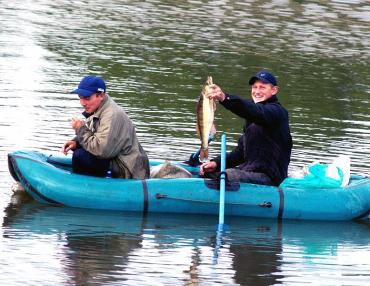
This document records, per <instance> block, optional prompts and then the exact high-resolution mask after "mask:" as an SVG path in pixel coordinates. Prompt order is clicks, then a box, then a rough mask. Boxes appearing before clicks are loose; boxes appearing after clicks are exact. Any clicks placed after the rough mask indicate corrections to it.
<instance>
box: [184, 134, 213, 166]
mask: <svg viewBox="0 0 370 286" xmlns="http://www.w3.org/2000/svg"><path fill="white" fill-rule="evenodd" d="M214 138H215V136H214V134H210V135H209V137H208V144H209V143H211V142H212V141H213V139H214ZM199 154H200V148H199V149H198V150H197V151H196V152H195V153H194V154H192V155H190V158H189V160H188V161H186V162H185V163H186V164H189V165H190V166H194V167H195V166H199V165H200V164H201V163H200V162H199Z"/></svg>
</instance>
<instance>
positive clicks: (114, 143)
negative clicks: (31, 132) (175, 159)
mask: <svg viewBox="0 0 370 286" xmlns="http://www.w3.org/2000/svg"><path fill="white" fill-rule="evenodd" d="M73 93H77V94H78V96H79V97H80V103H81V105H82V106H83V108H84V109H85V111H84V113H83V114H84V116H85V117H86V120H83V119H73V120H72V123H71V124H72V128H73V129H74V130H75V133H76V137H75V138H74V139H73V140H69V141H67V142H66V143H65V144H64V146H63V151H64V153H65V154H66V153H67V152H68V151H69V150H73V151H74V152H73V157H72V167H73V171H74V172H76V173H80V174H86V175H92V176H100V177H102V176H105V175H106V174H107V171H108V170H110V171H111V172H112V175H113V177H120V178H130V179H131V178H134V179H144V178H147V177H148V176H149V161H148V157H147V155H146V153H145V151H144V149H143V148H142V147H141V145H140V143H139V140H138V138H137V136H136V131H135V126H134V124H133V123H132V121H131V120H130V118H129V117H128V116H127V114H126V113H125V112H124V111H123V109H122V108H121V107H119V106H118V105H117V104H116V103H115V102H114V101H113V99H112V98H111V97H109V96H108V94H106V87H105V82H104V80H103V79H102V78H100V77H96V76H86V77H84V78H83V79H82V80H81V82H80V84H79V85H78V88H77V89H75V90H74V91H73Z"/></svg>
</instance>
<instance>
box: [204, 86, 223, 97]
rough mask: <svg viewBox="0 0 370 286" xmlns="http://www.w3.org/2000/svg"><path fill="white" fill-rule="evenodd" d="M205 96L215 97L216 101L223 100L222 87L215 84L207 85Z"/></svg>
mask: <svg viewBox="0 0 370 286" xmlns="http://www.w3.org/2000/svg"><path fill="white" fill-rule="evenodd" d="M207 96H208V97H209V98H212V99H216V100H218V101H224V100H225V93H224V92H223V91H222V89H221V88H220V87H219V86H218V85H217V84H212V85H211V86H210V87H209V91H208V93H207Z"/></svg>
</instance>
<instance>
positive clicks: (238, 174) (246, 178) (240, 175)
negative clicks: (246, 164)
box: [204, 168, 272, 185]
mask: <svg viewBox="0 0 370 286" xmlns="http://www.w3.org/2000/svg"><path fill="white" fill-rule="evenodd" d="M219 175H220V172H212V173H205V174H204V177H206V178H211V179H216V178H218V177H219ZM226 176H227V180H228V181H230V182H241V183H251V184H258V185H272V181H271V179H270V177H269V176H267V175H266V174H264V173H256V172H248V171H244V170H241V169H238V168H231V169H226Z"/></svg>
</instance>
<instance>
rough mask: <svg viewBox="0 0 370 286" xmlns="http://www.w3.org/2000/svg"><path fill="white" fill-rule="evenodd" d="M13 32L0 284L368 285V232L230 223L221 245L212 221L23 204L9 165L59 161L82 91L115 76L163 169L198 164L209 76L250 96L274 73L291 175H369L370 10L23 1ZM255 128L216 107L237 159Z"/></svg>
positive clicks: (1, 169) (5, 74)
mask: <svg viewBox="0 0 370 286" xmlns="http://www.w3.org/2000/svg"><path fill="white" fill-rule="evenodd" d="M0 19H1V25H0V57H1V61H0V90H1V92H0V110H1V118H0V175H1V181H0V191H1V192H0V208H1V209H2V210H3V212H2V219H3V223H2V228H1V229H0V247H1V255H0V273H1V275H0V283H1V285H25V284H26V285H73V284H75V285H215V284H220V285H279V284H284V285H298V284H311V285H367V284H369V282H370V258H369V257H370V235H369V234H370V231H369V230H370V226H369V223H368V222H362V223H358V222H346V223H344V222H340V223H328V222H321V223H319V222H292V221H287V222H283V223H282V224H278V223H277V222H275V221H269V220H257V219H253V218H245V219H238V218H227V219H226V222H227V223H228V225H229V227H230V228H229V230H228V231H227V233H225V235H224V236H223V237H222V240H221V242H220V241H217V240H216V237H215V234H216V233H215V224H216V223H217V218H214V217H197V216H172V215H171V216H168V215H150V216H149V217H146V218H145V217H142V216H141V215H140V214H125V213H110V212H95V211H86V210H75V209H67V208H64V209H63V208H53V207H45V206H42V205H40V204H37V203H35V202H24V198H19V197H18V196H19V195H16V196H13V195H12V191H11V186H12V184H13V180H12V178H11V177H10V175H9V173H8V170H7V161H6V155H7V153H8V152H10V151H13V150H19V149H37V150H47V151H52V152H59V151H60V148H61V146H62V144H63V143H64V141H65V140H67V139H68V138H71V137H72V136H73V133H72V130H71V128H70V123H69V121H70V119H71V118H72V117H79V116H80V111H81V108H80V105H79V101H78V99H77V97H76V96H75V95H72V94H70V93H69V92H70V91H71V90H72V89H74V88H75V86H76V84H77V83H78V81H79V80H80V78H81V77H82V76H84V75H85V74H90V73H95V74H99V75H101V76H103V77H104V78H105V80H106V82H107V86H108V92H109V93H110V95H111V96H112V97H114V98H115V100H116V101H117V102H119V104H120V105H121V106H123V107H124V109H125V110H126V111H127V112H128V114H129V115H130V117H131V118H132V119H133V121H134V122H135V124H136V127H137V132H138V136H139V139H140V141H141V142H142V145H143V146H144V148H145V149H146V150H147V152H148V155H149V157H150V158H161V159H170V160H185V159H187V158H188V157H189V155H190V154H191V153H192V152H194V150H195V149H196V148H198V146H199V140H198V138H197V135H196V131H195V104H196V101H197V97H198V95H199V92H200V88H201V85H202V83H203V82H204V80H205V79H206V77H207V75H212V76H213V78H214V81H215V82H216V83H217V84H219V85H220V86H221V87H222V88H223V89H224V90H225V91H226V92H230V93H235V94H240V95H242V96H245V97H248V96H249V87H248V83H247V82H248V79H249V77H250V76H251V75H252V74H254V73H256V72H257V71H258V70H260V69H262V68H265V69H269V70H271V71H273V72H274V73H275V74H276V75H277V76H278V80H279V85H280V95H279V99H280V101H281V102H282V103H283V104H284V105H285V106H286V107H287V109H288V110H289V112H290V118H291V130H292V134H293V137H294V150H293V155H292V162H291V166H290V169H289V171H290V172H294V171H295V170H297V169H299V168H300V167H301V166H303V165H305V164H308V163H310V162H312V161H314V160H320V161H322V162H329V161H330V160H332V159H333V158H334V157H336V156H338V155H340V154H346V155H349V156H350V157H351V168H352V172H354V173H361V174H365V175H370V156H369V154H370V99H369V98H370V70H369V66H370V49H369V46H370V3H369V2H368V1H360V0H358V1H356V0H352V1H342V0H330V1H298V0H297V1H284V0H277V1H226V0H225V1H159V0H152V1H118V0H111V1H102V0H96V1H87V0H84V1H67V0H54V1H47V0H44V1H42V0H36V1H20V0H15V1H7V2H5V3H2V5H0ZM242 124H243V122H242V120H240V119H238V118H236V117H235V116H234V115H232V114H230V113H229V112H227V111H225V110H224V109H223V108H222V107H219V108H218V110H217V114H216V125H217V129H218V131H219V134H221V132H226V133H227V136H228V142H229V144H228V149H231V148H232V146H234V145H235V143H236V140H237V138H238V136H239V134H240V132H241V128H242ZM217 136H218V137H217V139H218V141H219V138H220V135H217ZM218 150H219V143H218V142H216V143H213V144H212V145H211V152H212V154H216V153H217V152H218Z"/></svg>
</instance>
